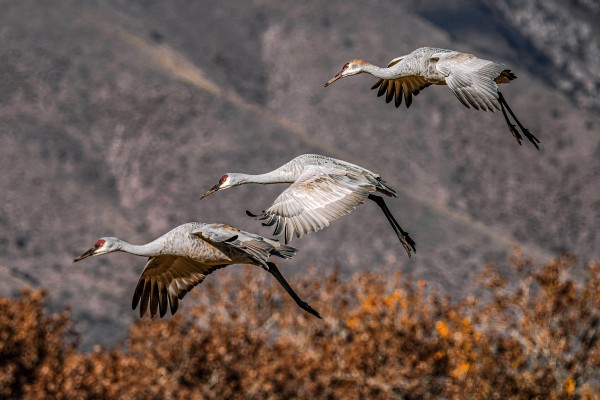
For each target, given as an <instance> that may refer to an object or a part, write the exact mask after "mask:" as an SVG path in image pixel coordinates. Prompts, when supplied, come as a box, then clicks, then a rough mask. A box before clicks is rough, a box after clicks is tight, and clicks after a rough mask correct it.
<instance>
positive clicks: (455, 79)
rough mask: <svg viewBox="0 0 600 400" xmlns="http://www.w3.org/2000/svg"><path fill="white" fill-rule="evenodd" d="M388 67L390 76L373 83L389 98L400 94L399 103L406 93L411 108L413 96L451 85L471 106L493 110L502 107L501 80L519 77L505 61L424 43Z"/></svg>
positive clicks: (467, 104)
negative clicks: (426, 90)
mask: <svg viewBox="0 0 600 400" xmlns="http://www.w3.org/2000/svg"><path fill="white" fill-rule="evenodd" d="M387 69H389V70H390V74H389V75H388V76H389V78H387V79H380V81H378V82H377V83H376V84H375V86H373V87H374V88H377V87H379V93H378V94H379V95H383V93H386V94H387V96H386V100H388V102H389V101H391V99H392V98H393V96H396V106H397V107H398V106H400V104H401V103H402V95H403V96H404V100H405V104H406V107H407V108H408V107H410V105H411V104H412V96H413V95H415V96H416V95H417V94H419V92H420V91H421V90H423V89H424V88H426V87H428V86H430V85H448V87H449V88H450V89H451V90H452V92H453V93H454V95H455V96H456V97H457V98H458V100H460V102H461V103H463V104H464V105H465V106H466V107H467V108H471V107H474V108H475V109H477V110H479V109H481V110H484V111H492V112H493V111H495V110H500V102H499V100H498V85H497V83H508V82H509V81H510V80H512V79H514V78H515V76H514V75H513V74H512V73H511V72H510V70H508V69H506V66H505V65H503V64H500V63H496V62H494V61H489V60H483V59H481V58H478V57H475V56H474V55H472V54H468V53H462V52H459V51H454V50H448V49H440V48H435V47H422V48H419V49H416V50H414V51H413V52H411V53H410V54H407V55H405V56H402V57H397V58H395V59H393V60H392V61H390V63H389V64H388V68H387ZM365 72H369V71H368V70H366V71H365ZM373 75H375V76H378V75H377V74H373Z"/></svg>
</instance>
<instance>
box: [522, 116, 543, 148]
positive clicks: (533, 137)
mask: <svg viewBox="0 0 600 400" xmlns="http://www.w3.org/2000/svg"><path fill="white" fill-rule="evenodd" d="M517 123H518V121H517ZM520 128H521V131H522V132H523V135H525V137H526V138H527V139H529V141H530V142H531V143H533V145H534V146H535V148H536V149H538V150H539V149H540V147H539V146H538V145H537V144H538V143H540V141H539V140H538V138H536V137H535V136H533V135H532V134H531V133H530V132H529V129H527V128H525V127H523V126H520Z"/></svg>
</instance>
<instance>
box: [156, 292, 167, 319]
mask: <svg viewBox="0 0 600 400" xmlns="http://www.w3.org/2000/svg"><path fill="white" fill-rule="evenodd" d="M158 294H159V299H158V300H159V301H158V306H159V310H160V317H161V318H162V317H164V316H165V314H166V313H167V302H168V300H167V297H168V294H167V287H166V286H164V285H163V286H161V287H160V291H159V292H158Z"/></svg>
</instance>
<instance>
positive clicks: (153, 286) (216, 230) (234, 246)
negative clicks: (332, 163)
mask: <svg viewBox="0 0 600 400" xmlns="http://www.w3.org/2000/svg"><path fill="white" fill-rule="evenodd" d="M115 251H123V252H126V253H130V254H135V255H138V256H145V257H149V259H148V262H147V263H146V267H145V268H144V271H143V272H142V275H141V276H140V280H139V282H138V284H137V287H136V288H135V292H134V294H133V301H132V308H133V309H134V310H135V309H136V307H137V306H138V304H140V318H141V317H143V316H144V314H145V313H146V311H147V310H148V306H149V308H150V315H151V317H154V315H156V313H157V311H159V312H160V317H161V318H162V317H163V316H164V315H165V313H166V312H167V305H169V306H170V308H171V315H174V314H175V313H176V312H177V308H178V305H179V300H181V299H183V297H184V296H185V295H186V294H187V293H188V292H189V291H190V290H192V288H194V286H196V285H198V284H199V283H201V282H202V281H203V280H204V278H206V275H208V274H210V273H212V272H213V271H215V270H217V269H220V268H224V267H226V266H228V265H231V264H253V265H258V266H259V267H262V268H263V269H264V270H266V271H267V272H269V273H270V274H271V275H273V276H274V277H275V279H277V281H278V282H279V283H280V284H281V286H283V288H284V289H285V290H286V291H287V292H288V294H289V295H290V296H291V297H292V298H293V299H294V301H295V302H296V304H298V306H299V307H300V308H302V309H303V310H305V311H306V312H308V313H310V314H312V315H314V316H316V317H317V318H321V316H320V315H319V313H318V312H317V311H316V310H314V309H313V308H312V307H311V306H309V305H308V304H307V303H306V302H304V301H302V300H301V299H300V297H298V295H297V294H296V293H295V292H294V290H293V289H292V287H291V286H290V285H289V283H288V282H287V281H286V280H285V278H284V277H283V275H282V274H281V272H279V269H278V268H277V266H276V265H275V264H274V263H272V262H269V261H267V260H268V258H269V256H271V255H274V256H278V257H282V258H291V257H293V256H294V255H295V254H296V249H295V248H293V247H290V246H285V245H282V244H280V243H279V242H278V241H277V240H272V239H268V238H265V237H262V236H259V235H255V234H253V233H249V232H244V231H241V230H239V229H236V228H232V227H231V226H227V225H222V224H203V223H199V222H188V223H187V224H183V225H180V226H178V227H177V228H174V229H173V230H171V231H169V232H167V233H166V234H164V235H163V236H161V237H159V238H158V239H156V240H154V241H152V242H150V243H148V244H145V245H141V246H138V245H133V244H130V243H127V242H125V241H123V240H121V239H117V238H114V237H103V238H101V239H99V240H98V241H97V242H96V244H95V245H94V247H92V248H91V249H89V250H88V251H86V252H85V253H83V254H82V255H81V256H79V257H77V258H76V259H75V260H73V262H77V261H81V260H83V259H84V258H87V257H90V256H99V255H102V254H107V253H112V252H115Z"/></svg>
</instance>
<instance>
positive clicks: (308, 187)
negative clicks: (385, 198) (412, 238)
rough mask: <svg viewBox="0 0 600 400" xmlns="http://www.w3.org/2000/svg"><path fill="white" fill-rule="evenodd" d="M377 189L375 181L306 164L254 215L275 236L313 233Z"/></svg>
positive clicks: (342, 214) (289, 238) (334, 169)
mask: <svg viewBox="0 0 600 400" xmlns="http://www.w3.org/2000/svg"><path fill="white" fill-rule="evenodd" d="M376 190H377V185H376V181H375V183H374V182H373V181H372V180H369V179H368V178H367V177H365V176H362V175H360V174H358V173H354V172H351V171H347V170H344V169H339V168H335V167H326V166H315V165H311V166H307V167H305V169H304V171H303V172H302V174H301V175H300V176H299V177H298V179H297V180H296V181H295V182H294V183H293V184H292V185H291V186H290V187H289V188H287V189H286V190H285V191H284V192H283V193H281V194H280V195H279V197H277V199H276V200H275V202H274V203H273V205H272V206H271V207H269V208H268V209H267V210H266V211H263V213H262V214H261V215H259V216H258V217H257V218H258V219H261V220H264V221H265V222H264V225H267V226H272V225H275V232H274V234H275V235H278V234H281V233H284V236H285V241H286V243H289V242H290V241H291V240H292V238H293V236H294V235H295V236H296V237H298V238H300V237H302V236H303V235H306V234H309V233H312V232H317V231H319V230H321V229H324V228H326V227H328V226H329V223H330V222H332V221H334V220H336V219H338V218H340V217H342V216H344V215H347V214H349V213H350V212H352V210H354V209H355V208H356V207H358V206H359V205H360V204H362V203H363V202H364V201H365V199H366V198H367V196H368V195H369V194H370V193H372V192H375V191H376Z"/></svg>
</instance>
